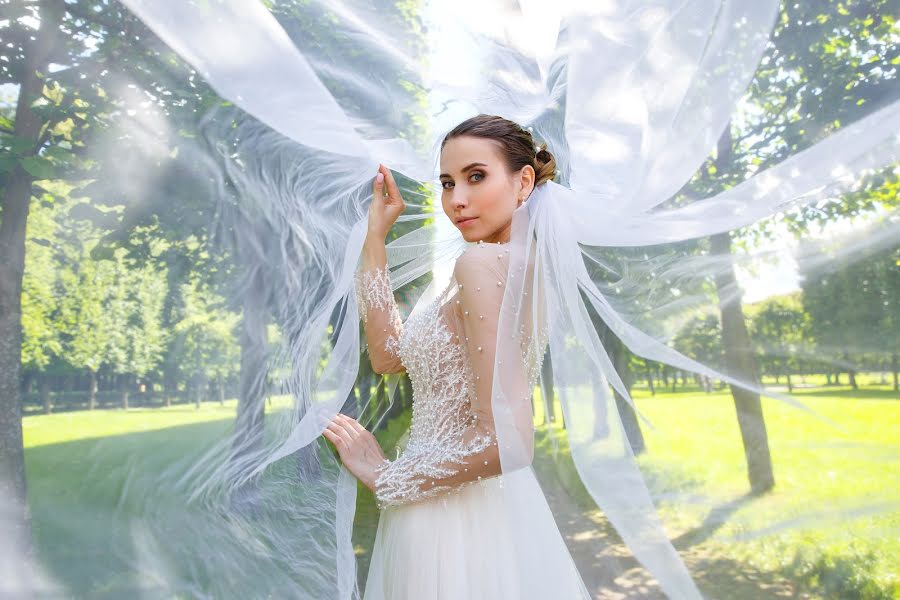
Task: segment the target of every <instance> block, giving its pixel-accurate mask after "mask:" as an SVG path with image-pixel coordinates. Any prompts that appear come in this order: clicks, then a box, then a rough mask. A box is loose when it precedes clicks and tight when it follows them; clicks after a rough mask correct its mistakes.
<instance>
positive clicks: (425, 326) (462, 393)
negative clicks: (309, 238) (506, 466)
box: [358, 245, 508, 508]
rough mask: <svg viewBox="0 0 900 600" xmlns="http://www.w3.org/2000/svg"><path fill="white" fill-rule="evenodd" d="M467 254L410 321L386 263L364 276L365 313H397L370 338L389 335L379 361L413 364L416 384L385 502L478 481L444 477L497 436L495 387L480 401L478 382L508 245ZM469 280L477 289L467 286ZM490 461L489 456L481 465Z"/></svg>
mask: <svg viewBox="0 0 900 600" xmlns="http://www.w3.org/2000/svg"><path fill="white" fill-rule="evenodd" d="M486 246H487V245H486ZM488 253H490V254H488ZM461 259H462V263H460V261H459V260H458V262H457V268H456V269H455V270H454V277H453V279H452V280H451V282H450V284H449V285H448V286H447V287H446V288H445V289H444V290H443V292H442V293H441V294H439V295H438V296H437V297H436V298H435V299H434V300H433V301H431V302H430V303H429V304H428V305H427V306H425V307H423V308H422V309H421V310H419V311H416V312H414V313H413V314H411V315H410V316H409V317H408V318H407V319H406V321H405V322H401V320H400V318H399V314H398V313H397V312H396V311H397V309H396V306H395V305H394V304H393V296H392V294H390V295H388V294H386V293H385V289H387V290H389V289H390V283H389V282H390V280H389V277H388V274H387V271H386V269H376V270H375V271H374V272H366V273H363V274H361V276H360V279H359V280H358V292H359V300H360V302H361V305H362V306H363V307H365V308H366V309H367V313H368V317H367V316H366V313H364V318H376V317H377V316H378V314H377V313H375V312H373V308H379V306H380V308H381V310H384V311H387V312H388V313H389V316H388V317H387V318H386V321H387V322H388V323H390V324H391V325H390V326H388V327H382V328H381V330H378V329H377V327H375V326H374V324H373V327H372V329H373V330H374V331H373V332H372V333H373V335H370V340H369V341H370V345H371V344H372V342H373V339H374V340H375V341H376V344H377V343H378V340H382V339H383V346H382V347H375V348H371V347H370V354H372V353H373V352H374V353H378V352H384V353H385V354H387V355H390V356H389V357H388V358H387V359H385V358H383V359H381V360H380V361H379V363H381V364H385V365H393V366H395V367H397V370H399V369H400V368H402V369H403V370H405V371H406V372H407V373H408V375H409V378H410V381H411V383H412V388H413V409H412V410H413V414H412V421H411V424H410V431H409V438H408V441H407V443H406V447H405V448H404V450H403V452H402V453H401V454H400V455H399V456H398V457H397V458H396V460H393V461H390V460H388V461H385V462H384V463H383V464H382V465H381V467H380V469H379V477H378V481H377V490H376V499H377V500H378V503H379V506H380V507H382V508H384V507H386V506H388V505H391V504H401V503H406V502H409V501H412V500H420V499H423V498H427V497H429V496H433V495H438V494H441V493H444V492H448V491H459V489H460V488H461V487H463V486H464V485H465V484H467V483H477V481H479V480H480V479H481V476H480V475H478V476H474V477H472V480H471V481H467V482H465V483H456V484H454V485H452V486H449V485H442V484H441V480H442V479H444V478H447V477H451V476H453V475H455V474H458V473H460V471H462V474H463V475H465V474H467V473H468V472H469V470H470V468H472V467H473V465H472V464H471V461H472V460H473V459H474V458H475V456H476V455H478V454H479V453H482V452H484V451H485V450H486V449H487V448H488V447H489V446H491V445H492V444H495V443H496V438H495V435H494V432H493V429H492V423H491V418H490V412H489V396H490V392H489V387H488V391H487V393H486V394H484V395H486V396H487V397H488V398H487V400H488V402H487V403H484V402H481V403H479V402H478V389H479V387H482V388H483V389H484V387H485V386H483V385H482V386H479V382H480V380H481V378H482V376H481V375H479V373H483V374H485V379H488V380H489V379H490V376H489V371H490V370H491V369H492V367H493V360H494V358H493V357H494V354H493V347H492V346H493V342H494V338H493V337H490V336H491V335H493V334H491V333H490V332H491V331H492V329H493V328H494V327H496V321H497V317H498V314H497V313H498V312H499V306H500V301H501V299H502V293H503V286H504V285H505V283H506V268H507V264H508V263H507V251H506V250H505V249H503V248H497V247H493V248H490V250H488V249H485V248H482V247H480V246H479V247H478V249H475V248H474V247H472V248H470V250H469V251H468V252H467V253H466V256H464V257H461ZM488 259H490V260H488ZM463 282H466V283H463ZM466 284H468V285H469V286H470V287H471V289H469V290H465V285H466ZM391 313H393V314H391ZM377 333H380V337H379V336H378V335H374V334H377ZM485 334H488V337H483V336H484V335H485ZM391 359H393V360H391ZM373 362H374V361H373ZM401 366H402V367H401ZM486 383H487V386H489V385H490V381H486ZM473 404H474V406H473ZM479 458H481V457H480V456H479ZM488 462H489V461H488V459H487V458H484V459H482V461H481V464H480V465H479V466H480V467H485V466H486V465H488ZM495 462H496V461H495ZM488 466H489V465H488Z"/></svg>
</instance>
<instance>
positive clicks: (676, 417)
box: [538, 378, 900, 598]
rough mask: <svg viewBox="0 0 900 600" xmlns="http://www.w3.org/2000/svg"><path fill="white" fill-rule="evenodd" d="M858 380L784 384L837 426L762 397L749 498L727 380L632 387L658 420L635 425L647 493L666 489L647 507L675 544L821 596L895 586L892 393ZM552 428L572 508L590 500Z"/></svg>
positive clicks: (898, 407) (896, 440)
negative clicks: (768, 462) (755, 477)
mask: <svg viewBox="0 0 900 600" xmlns="http://www.w3.org/2000/svg"><path fill="white" fill-rule="evenodd" d="M810 379H812V378H810ZM862 381H863V382H865V383H867V384H869V385H868V386H867V387H866V389H861V390H857V391H853V390H851V389H850V388H849V386H833V387H828V388H826V387H824V386H822V387H809V388H799V387H798V388H795V390H794V393H795V395H796V396H797V397H799V398H800V399H802V402H803V403H804V404H806V405H807V406H808V407H809V408H811V409H812V410H814V411H816V413H819V414H821V415H824V416H826V417H828V418H831V419H833V420H834V421H837V422H839V423H840V424H841V425H842V426H843V428H844V430H842V431H841V430H835V429H833V428H831V427H830V426H829V425H828V424H827V423H824V422H823V421H821V420H818V419H816V418H815V417H814V416H812V415H810V414H809V413H806V412H803V411H800V410H797V409H796V408H793V407H790V406H788V405H786V404H784V403H783V402H781V401H779V400H773V399H770V398H766V397H763V413H764V416H765V420H766V427H767V432H768V436H769V448H770V451H771V455H772V462H773V465H774V477H775V487H774V489H773V490H772V491H770V492H768V493H766V494H763V495H761V496H756V497H754V496H751V495H750V494H749V493H748V492H749V484H748V481H747V478H746V475H745V473H746V466H745V464H746V463H745V458H744V452H743V446H742V444H741V438H740V433H739V430H738V426H737V421H736V416H735V408H734V403H733V400H732V397H731V394H730V393H729V392H728V391H727V388H726V389H725V390H721V391H715V392H713V393H709V394H707V393H705V392H703V391H702V390H700V389H696V388H695V389H688V390H686V391H682V390H681V388H680V387H679V389H678V390H679V391H676V392H674V393H673V392H670V391H666V392H660V391H657V394H656V395H654V396H651V395H650V393H649V391H648V390H647V388H646V387H643V386H636V387H635V388H634V389H633V397H634V399H635V402H636V404H637V406H638V409H639V410H640V411H641V412H642V413H643V414H644V415H645V416H646V417H647V418H648V419H649V420H650V421H651V423H653V424H654V425H656V427H657V429H658V431H655V432H654V431H650V430H649V429H647V428H644V429H643V431H644V435H645V442H646V444H647V451H646V452H645V453H643V454H641V455H640V456H639V458H638V460H639V463H640V465H641V468H642V470H643V472H644V474H645V478H646V479H647V481H648V485H649V486H650V487H651V492H652V493H653V494H654V496H662V495H664V494H669V495H673V496H674V498H672V497H671V496H670V497H669V499H663V500H659V501H657V508H658V509H659V511H660V513H661V514H662V516H663V520H664V522H665V525H666V528H667V531H668V532H669V535H670V536H671V537H672V538H673V539H674V540H675V543H676V547H678V548H679V549H680V550H682V549H693V550H696V549H697V548H701V549H702V551H703V552H704V553H705V554H706V555H707V556H709V555H719V556H722V557H728V558H732V559H736V560H738V561H741V562H743V563H746V564H748V565H752V566H754V567H756V568H759V569H762V570H765V571H777V572H779V573H781V574H783V575H784V576H786V577H788V578H789V579H791V580H793V581H797V582H799V583H801V584H803V585H804V586H805V587H807V588H809V589H811V590H812V591H813V592H814V595H821V597H828V598H896V597H900V582H898V576H897V565H900V535H898V533H900V510H898V509H900V477H898V475H900V470H898V461H897V459H898V457H900V437H898V435H897V431H898V422H900V402H898V398H897V395H896V392H893V391H891V390H890V389H889V388H888V387H887V386H880V387H879V386H877V385H872V382H871V381H870V380H868V379H866V378H863V379H862ZM768 383H771V382H767V384H768ZM796 383H797V382H796V381H795V384H796ZM808 383H824V381H822V382H818V381H814V382H809V381H808ZM773 387H774V386H773ZM782 391H783V390H782ZM559 412H560V409H559V407H558V405H557V414H559ZM573 418H577V416H575V417H573ZM549 433H550V432H549V431H548V430H547V428H546V427H541V428H540V429H539V432H538V441H539V448H540V450H539V452H542V453H543V454H546V455H552V454H553V449H552V444H551V439H550V436H549V435H548V434H549ZM555 437H556V438H557V440H558V452H557V457H556V458H555V459H553V465H554V467H553V468H554V469H556V470H557V471H558V472H560V473H562V475H561V477H562V478H563V479H564V480H565V481H567V482H568V486H567V487H569V488H570V489H572V490H575V493H576V495H577V497H579V498H580V504H581V506H582V507H583V509H584V510H585V511H590V510H591V509H594V508H595V506H596V505H595V504H594V502H593V501H592V500H591V498H590V496H589V494H588V493H587V491H586V490H585V489H584V488H583V487H582V486H581V485H580V481H579V480H578V478H577V474H576V472H575V467H574V464H573V463H572V459H571V456H570V455H569V452H568V447H567V445H566V441H565V438H564V437H563V436H560V435H556V436H555Z"/></svg>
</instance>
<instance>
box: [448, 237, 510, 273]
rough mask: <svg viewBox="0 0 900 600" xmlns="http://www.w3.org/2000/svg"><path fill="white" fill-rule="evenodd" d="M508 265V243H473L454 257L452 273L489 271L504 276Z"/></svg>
mask: <svg viewBox="0 0 900 600" xmlns="http://www.w3.org/2000/svg"><path fill="white" fill-rule="evenodd" d="M508 265H509V244H489V243H481V242H479V243H475V244H472V245H470V246H469V247H468V248H466V249H465V251H464V252H463V253H462V254H461V255H460V256H459V257H458V258H457V259H456V265H455V266H454V269H453V270H454V273H455V274H456V275H457V276H465V275H467V274H474V273H479V272H481V273H483V272H486V271H488V272H491V273H494V274H497V275H501V276H504V277H505V275H506V271H507V268H508Z"/></svg>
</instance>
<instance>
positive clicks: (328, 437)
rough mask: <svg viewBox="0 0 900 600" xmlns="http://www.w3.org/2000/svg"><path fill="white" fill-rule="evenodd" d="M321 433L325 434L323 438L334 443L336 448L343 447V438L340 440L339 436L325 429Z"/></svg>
mask: <svg viewBox="0 0 900 600" xmlns="http://www.w3.org/2000/svg"><path fill="white" fill-rule="evenodd" d="M322 435H323V436H325V439H326V440H328V441H329V442H331V443H332V444H334V445H335V446H336V447H337V448H342V447H343V445H344V440H342V439H341V438H340V436H339V435H336V434H335V433H334V432H333V431H331V430H328V429H326V430H325V431H323V432H322Z"/></svg>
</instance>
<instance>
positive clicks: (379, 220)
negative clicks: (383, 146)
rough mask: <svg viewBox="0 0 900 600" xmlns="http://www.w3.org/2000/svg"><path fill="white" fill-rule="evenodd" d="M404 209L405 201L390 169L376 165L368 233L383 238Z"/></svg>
mask: <svg viewBox="0 0 900 600" xmlns="http://www.w3.org/2000/svg"><path fill="white" fill-rule="evenodd" d="M385 186H386V187H387V191H385ZM404 209H406V203H405V202H404V201H403V198H402V197H401V196H400V188H398V187H397V182H395V181H394V176H393V175H392V174H391V170H390V169H388V168H387V167H385V166H384V165H378V174H377V175H375V181H374V184H373V190H372V204H370V205H369V234H370V235H372V236H377V238H378V239H379V240H384V239H385V238H386V237H387V234H388V231H390V229H391V227H392V226H393V225H394V223H395V222H396V221H397V218H398V217H399V216H400V215H401V214H402V213H403V211H404Z"/></svg>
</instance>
